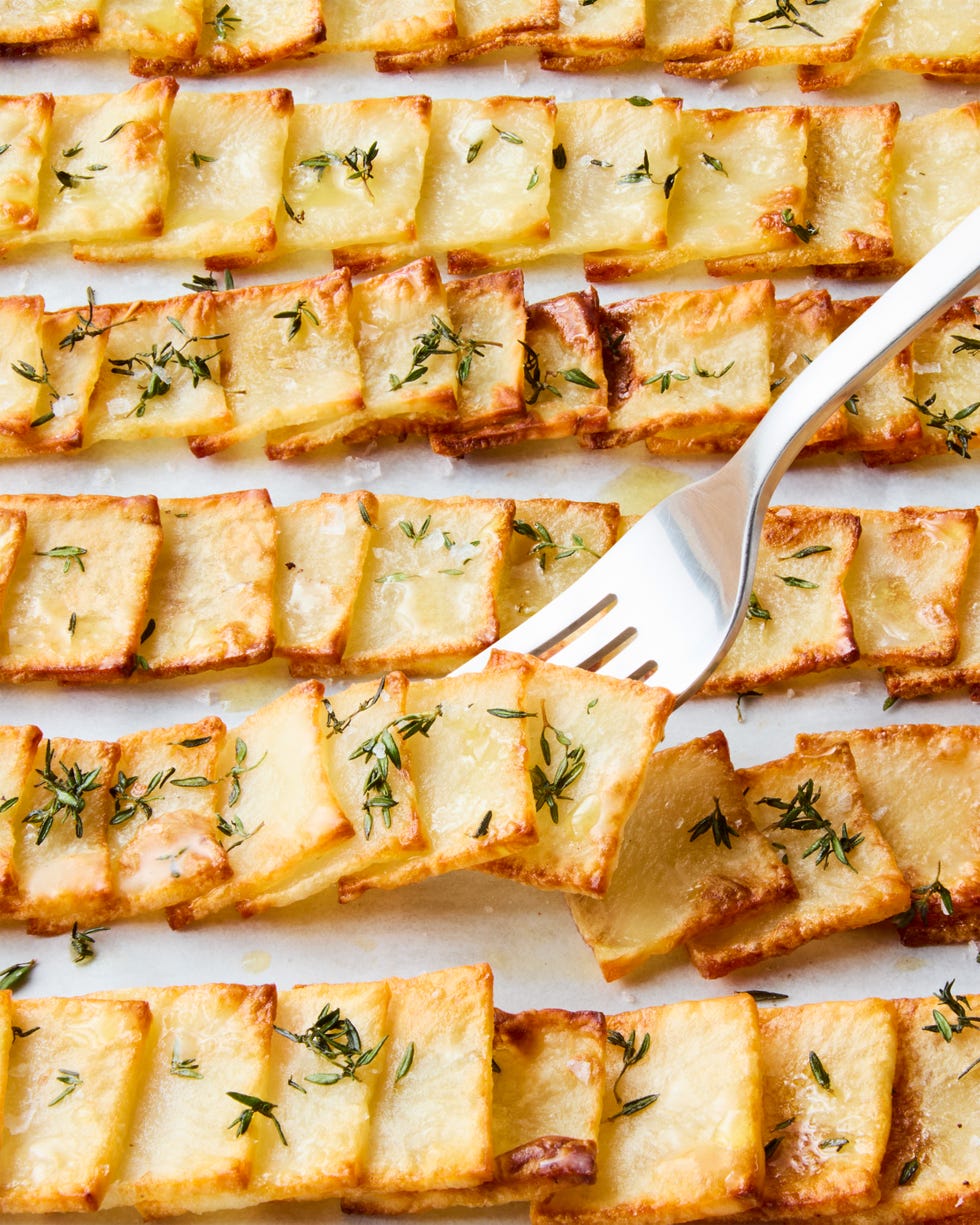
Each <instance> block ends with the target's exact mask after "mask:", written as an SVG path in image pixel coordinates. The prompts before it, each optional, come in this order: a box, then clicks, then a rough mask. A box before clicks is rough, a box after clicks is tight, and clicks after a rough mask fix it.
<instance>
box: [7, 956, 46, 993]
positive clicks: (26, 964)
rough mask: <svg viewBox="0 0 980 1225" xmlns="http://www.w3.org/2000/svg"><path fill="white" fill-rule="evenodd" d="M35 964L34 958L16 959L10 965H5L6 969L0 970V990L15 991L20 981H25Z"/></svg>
mask: <svg viewBox="0 0 980 1225" xmlns="http://www.w3.org/2000/svg"><path fill="white" fill-rule="evenodd" d="M36 965H37V961H36V960H31V961H18V962H15V963H14V965H12V966H7V968H6V970H0V991H16V990H17V988H18V987H19V986H21V984H22V983H25V982H26V981H27V978H28V976H29V975H30V972H31V970H33V969H34V967H35V966H36Z"/></svg>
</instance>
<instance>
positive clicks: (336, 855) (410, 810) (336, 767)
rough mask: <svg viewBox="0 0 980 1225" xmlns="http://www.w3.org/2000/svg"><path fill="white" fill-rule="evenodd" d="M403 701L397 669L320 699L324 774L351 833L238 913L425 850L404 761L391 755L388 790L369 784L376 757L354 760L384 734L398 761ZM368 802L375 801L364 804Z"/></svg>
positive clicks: (281, 902)
mask: <svg viewBox="0 0 980 1225" xmlns="http://www.w3.org/2000/svg"><path fill="white" fill-rule="evenodd" d="M407 697H408V680H407V679H406V677H405V676H403V675H402V673H401V672H389V673H388V675H387V676H386V677H385V678H384V679H383V681H382V682H381V684H380V685H375V684H373V683H366V684H361V685H352V686H351V687H350V688H349V689H345V690H344V691H343V693H341V694H339V695H337V696H335V697H333V698H326V699H324V707H325V708H326V711H327V725H326V735H325V739H326V745H325V753H326V761H327V773H328V775H329V777H330V785H331V787H333V790H334V794H335V795H336V797H337V802H338V804H339V805H340V807H341V809H342V810H343V812H344V815H345V816H346V817H347V820H348V821H349V822H350V824H351V828H352V829H353V834H352V836H351V837H350V838H348V839H347V840H346V841H344V842H341V843H339V844H337V845H336V846H333V847H330V848H329V849H328V850H326V851H324V852H323V853H322V854H319V855H308V856H306V857H305V858H304V859H303V861H302V862H301V863H299V864H298V865H297V867H296V870H295V872H294V873H293V874H292V876H290V877H288V878H286V879H285V880H282V881H280V882H279V884H278V885H277V887H276V889H275V890H273V891H270V892H268V893H260V894H259V895H258V896H257V897H254V898H249V899H248V900H247V901H244V902H242V903H240V904H239V910H240V911H241V913H242V914H243V915H246V916H247V915H252V914H260V913H261V912H262V911H264V910H268V909H270V908H271V907H278V906H289V905H291V904H292V903H293V902H298V901H302V899H303V898H307V897H310V896H312V895H313V894H314V893H319V892H321V891H322V890H324V889H329V888H331V887H333V886H334V885H336V884H337V882H338V880H339V879H340V878H341V877H342V876H348V875H351V874H353V873H355V872H358V871H361V870H363V869H366V868H368V867H369V866H371V865H375V864H380V863H383V862H385V861H388V860H401V859H404V858H405V857H406V856H407V855H410V854H413V853H416V852H418V851H421V850H424V849H425V847H426V846H427V845H428V842H427V839H426V837H425V834H424V833H423V831H422V826H421V824H420V822H419V815H418V812H417V810H416V806H415V787H414V785H413V783H412V779H411V777H410V775H409V772H408V769H407V768H406V766H405V764H404V763H403V764H402V765H396V764H395V763H394V762H393V761H392V760H391V757H390V756H388V758H387V761H386V762H385V768H386V774H385V775H384V781H385V782H386V783H387V787H385V786H382V785H379V786H377V787H373V786H369V782H370V780H371V779H372V778H373V777H374V769H373V766H374V764H375V762H376V761H377V758H375V757H374V756H372V755H368V756H365V755H363V754H362V755H359V756H357V757H354V756H352V754H354V753H356V752H357V750H358V749H359V748H360V747H361V746H362V745H365V744H368V743H369V742H372V741H375V740H376V738H377V737H379V736H381V735H382V734H383V733H384V732H385V731H387V732H388V734H389V735H390V736H391V738H392V741H393V742H394V744H395V745H396V749H397V753H398V756H399V758H400V759H401V752H402V747H403V741H402V736H401V734H400V732H399V730H398V720H400V719H401V718H402V716H404V715H405V713H406V709H407ZM402 760H403V759H402ZM372 800H374V801H375V804H374V805H373V806H371V807H366V805H368V804H369V803H370V801H372Z"/></svg>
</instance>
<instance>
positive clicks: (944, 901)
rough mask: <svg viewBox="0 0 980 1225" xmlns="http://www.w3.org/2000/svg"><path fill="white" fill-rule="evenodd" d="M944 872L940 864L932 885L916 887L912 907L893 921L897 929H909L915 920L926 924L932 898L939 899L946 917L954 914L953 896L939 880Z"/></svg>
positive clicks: (913, 891)
mask: <svg viewBox="0 0 980 1225" xmlns="http://www.w3.org/2000/svg"><path fill="white" fill-rule="evenodd" d="M942 870H943V865H942V864H939V865H938V867H937V868H936V879H935V880H934V881H933V882H932V883H931V884H929V885H916V887H915V888H914V889H913V890H912V904H911V906H909V908H908V910H903V911H902V913H901V914H900V915H896V916H895V918H894V919H893V920H892V922H893V923H894V924H895V926H896V927H899V928H904V927H908V925H909V924H910V923H911V922H913V920H918V921H919V922H920V923H925V922H926V920H927V918H928V917H929V899H930V898H931V897H937V898H938V899H939V909H940V910H941V911H942V913H943V914H944V915H946V916H947V917H949V916H950V915H952V914H953V913H954V909H955V908H954V906H953V895H952V894H951V893H950V891H949V890H948V889H947V888H946V886H945V885H944V884H943V882H942V881H941V880H940V879H939V877H940V874H941V872H942Z"/></svg>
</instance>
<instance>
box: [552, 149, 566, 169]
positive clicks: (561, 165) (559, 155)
mask: <svg viewBox="0 0 980 1225" xmlns="http://www.w3.org/2000/svg"><path fill="white" fill-rule="evenodd" d="M551 160H552V162H553V163H554V166H555V169H556V170H564V169H565V167H566V166H567V165H568V154H567V153H566V152H565V146H564V145H555V147H554V148H553V149H552V150H551Z"/></svg>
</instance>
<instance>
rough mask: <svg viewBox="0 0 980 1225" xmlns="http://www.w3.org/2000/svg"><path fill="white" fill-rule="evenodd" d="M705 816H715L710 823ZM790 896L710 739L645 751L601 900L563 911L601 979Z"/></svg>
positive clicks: (789, 883)
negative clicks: (642, 774) (638, 786)
mask: <svg viewBox="0 0 980 1225" xmlns="http://www.w3.org/2000/svg"><path fill="white" fill-rule="evenodd" d="M715 812H718V813H720V814H721V818H720V819H716V820H715V821H714V822H712V821H711V818H712V816H713V815H714V814H715ZM715 830H717V831H718V833H717V835H716V834H715ZM726 830H727V831H728V835H727V840H726V838H725V831H726ZM705 835H710V836H705ZM795 894H796V887H795V885H794V884H793V877H792V875H791V873H790V871H789V869H788V868H787V867H785V866H784V865H783V864H781V863H780V861H779V857H778V856H777V855H776V853H775V852H774V851H773V850H772V849H771V848H770V847H769V846H768V845H767V843H766V840H765V838H764V837H763V836H762V835H761V834H759V833H758V831H757V830H756V827H755V826H754V825H753V823H752V818H751V816H750V814H749V811H748V809H747V808H746V805H745V800H744V798H743V796H742V787H741V785H740V784H739V781H738V777H737V775H736V773H735V770H734V768H733V766H732V761H731V757H730V756H729V753H728V744H727V742H726V740H725V737H724V735H723V734H722V733H721V732H714V733H712V735H710V736H707V737H705V738H704V739H703V740H692V741H691V742H690V743H688V744H682V745H680V746H679V747H678V748H672V749H662V750H661V751H660V752H658V753H653V754H652V756H651V757H650V764H649V767H648V770H647V775H646V780H645V782H644V785H643V790H642V791H641V793H640V796H639V799H638V801H637V803H636V807H635V808H634V810H633V812H632V814H631V818H630V820H629V821H627V823H626V828H625V829H624V831H623V842H622V849H621V851H620V856H619V862H618V864H617V867H616V870H615V872H614V873H613V877H612V880H611V881H610V882H609V887H608V888H607V890H606V892H605V894H604V896H603V897H602V898H598V899H597V898H588V897H570V898H569V899H568V905H569V909H570V910H571V912H572V918H573V919H574V920H575V925H576V926H577V927H578V929H579V933H580V934H581V936H582V938H583V939H584V940H585V942H586V944H588V946H589V948H591V950H592V952H593V953H594V955H595V957H596V960H597V961H598V962H599V968H600V970H601V971H602V974H603V977H604V978H606V979H607V980H609V981H611V980H613V979H617V978H622V976H623V975H624V974H628V973H630V971H632V970H635V969H637V968H638V967H639V966H641V965H642V964H643V963H644V962H645V961H647V960H648V959H649V958H650V957H655V956H658V955H662V954H664V953H669V952H670V951H671V950H672V949H674V948H676V947H677V946H678V945H679V944H681V943H682V942H683V941H684V940H686V939H689V938H690V937H692V936H697V935H698V934H699V933H701V932H704V931H708V930H710V929H712V928H716V927H720V926H722V925H723V924H725V923H729V922H731V921H732V920H734V919H735V918H737V917H738V916H739V915H741V914H743V913H744V912H745V911H748V910H753V909H755V908H757V907H759V906H761V905H762V904H763V903H765V902H772V901H776V900H778V899H782V898H790V897H793V896H795Z"/></svg>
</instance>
